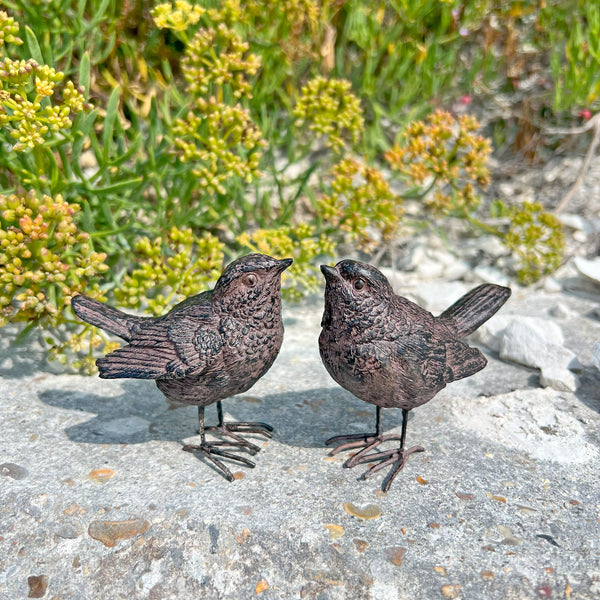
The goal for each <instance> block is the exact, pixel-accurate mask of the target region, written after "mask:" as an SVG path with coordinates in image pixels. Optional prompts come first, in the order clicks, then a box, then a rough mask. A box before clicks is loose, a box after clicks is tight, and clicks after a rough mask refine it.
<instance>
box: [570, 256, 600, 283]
mask: <svg viewBox="0 0 600 600" xmlns="http://www.w3.org/2000/svg"><path fill="white" fill-rule="evenodd" d="M573 264H574V265H575V268H576V269H577V271H578V272H579V273H580V274H581V275H583V276H584V277H587V278H588V279H591V280H592V281H594V282H595V283H598V284H600V258H594V259H592V260H589V259H587V258H583V257H581V256H576V257H575V258H574V259H573Z"/></svg>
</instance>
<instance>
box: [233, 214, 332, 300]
mask: <svg viewBox="0 0 600 600" xmlns="http://www.w3.org/2000/svg"><path fill="white" fill-rule="evenodd" d="M237 241H238V243H239V244H240V245H241V246H243V247H244V248H247V249H248V250H250V251H251V252H261V253H262V254H268V255H270V256H274V257H275V258H286V257H292V258H293V259H294V263H293V264H292V266H291V267H290V268H289V269H287V270H286V271H284V273H283V279H282V281H283V290H282V291H283V295H284V297H285V298H289V299H292V300H298V299H300V298H301V297H302V296H303V295H304V294H306V292H311V291H314V290H316V289H317V288H318V286H319V283H320V281H321V278H320V273H319V270H318V269H317V267H316V266H315V265H314V264H312V263H313V261H314V259H315V258H317V257H319V256H325V255H332V254H333V253H334V250H335V245H334V242H333V241H332V239H331V238H330V237H328V236H325V235H323V234H321V235H319V234H317V233H316V230H315V227H314V226H312V225H308V224H307V223H299V224H298V225H290V226H287V227H279V228H277V229H258V230H256V231H255V232H254V233H252V234H251V235H249V234H247V233H242V234H241V235H239V236H238V237H237Z"/></svg>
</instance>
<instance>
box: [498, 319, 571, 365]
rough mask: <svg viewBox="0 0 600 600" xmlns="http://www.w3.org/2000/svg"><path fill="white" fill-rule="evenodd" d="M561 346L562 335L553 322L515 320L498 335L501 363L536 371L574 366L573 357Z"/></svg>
mask: <svg viewBox="0 0 600 600" xmlns="http://www.w3.org/2000/svg"><path fill="white" fill-rule="evenodd" d="M562 344H563V337H562V331H561V329H560V327H559V326H558V325H557V324H556V323H554V322H553V321H550V320H546V321H544V319H538V318H535V317H515V318H514V319H513V320H512V322H511V323H510V324H509V325H508V327H506V329H505V330H504V331H503V332H502V335H501V339H500V351H499V353H500V358H501V359H503V360H510V361H512V362H516V363H519V364H522V365H525V366H527V367H534V368H538V369H539V368H542V367H555V368H562V369H567V368H569V367H570V366H574V365H578V364H579V363H578V361H577V357H576V356H575V354H573V352H571V351H570V350H568V349H567V348H565V347H564V346H563V345H562Z"/></svg>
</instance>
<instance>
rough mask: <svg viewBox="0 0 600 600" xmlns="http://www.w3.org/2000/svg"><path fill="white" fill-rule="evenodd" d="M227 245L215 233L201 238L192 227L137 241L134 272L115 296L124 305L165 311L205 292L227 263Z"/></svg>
mask: <svg viewBox="0 0 600 600" xmlns="http://www.w3.org/2000/svg"><path fill="white" fill-rule="evenodd" d="M223 249H224V246H223V244H222V243H221V242H220V241H219V240H218V239H217V238H216V237H215V236H213V235H210V234H205V235H204V236H203V237H201V238H198V237H196V236H194V234H193V232H192V230H191V229H177V228H176V227H173V228H171V230H170V231H169V232H168V233H167V234H166V237H165V238H164V239H163V238H160V237H157V238H155V239H154V240H151V239H150V238H148V237H142V238H141V239H139V240H138V241H137V242H136V243H135V247H134V253H133V257H132V258H133V260H132V264H134V265H136V266H135V268H134V269H133V270H132V271H131V273H130V274H126V275H125V276H124V277H123V283H122V285H121V287H120V288H119V289H117V290H115V298H116V299H117V300H118V301H119V303H120V304H122V305H123V306H128V307H131V308H137V309H140V308H147V309H148V310H149V311H150V312H152V314H154V315H160V314H162V313H164V312H165V311H166V310H167V309H168V308H169V307H170V306H172V305H173V304H174V303H175V302H180V301H181V300H183V299H184V298H187V297H188V296H193V295H195V294H198V293H199V292H201V291H203V290H204V289H205V288H206V284H207V283H208V282H210V281H214V280H215V279H216V278H217V277H218V276H219V273H220V272H221V267H222V265H223Z"/></svg>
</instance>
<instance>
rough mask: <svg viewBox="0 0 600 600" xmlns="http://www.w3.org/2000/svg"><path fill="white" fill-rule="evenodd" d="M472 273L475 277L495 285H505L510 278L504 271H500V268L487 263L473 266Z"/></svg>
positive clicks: (508, 282)
mask: <svg viewBox="0 0 600 600" xmlns="http://www.w3.org/2000/svg"><path fill="white" fill-rule="evenodd" d="M473 275H474V276H475V279H478V280H479V281H483V282H485V283H495V284H497V285H506V286H508V285H509V284H510V278H509V277H508V276H507V275H506V274H505V273H503V272H502V271H500V269H496V268H494V267H490V266H487V265H479V266H477V267H475V268H474V269H473Z"/></svg>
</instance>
